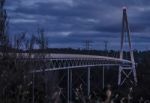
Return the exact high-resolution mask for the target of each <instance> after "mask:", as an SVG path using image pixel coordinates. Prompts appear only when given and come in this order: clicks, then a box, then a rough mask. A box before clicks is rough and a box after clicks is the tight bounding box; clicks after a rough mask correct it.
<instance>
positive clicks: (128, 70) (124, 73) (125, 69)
mask: <svg viewBox="0 0 150 103" xmlns="http://www.w3.org/2000/svg"><path fill="white" fill-rule="evenodd" d="M126 36H127V39H128V46H129V54H130V61H131V62H132V63H131V65H130V66H125V65H124V64H123V65H120V66H119V74H118V85H123V84H124V83H125V82H126V81H127V80H129V81H130V82H131V83H132V84H136V83H137V77H136V69H135V61H134V54H133V50H132V45H131V35H130V29H129V24H128V17H127V9H126V7H124V8H123V18H122V33H121V49H120V59H127V58H125V57H124V53H123V46H124V40H125V37H126ZM131 76H133V77H131ZM132 78H133V79H132Z"/></svg>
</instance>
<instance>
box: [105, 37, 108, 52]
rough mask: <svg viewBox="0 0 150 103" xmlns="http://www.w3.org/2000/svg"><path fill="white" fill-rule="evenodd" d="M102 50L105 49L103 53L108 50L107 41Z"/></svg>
mask: <svg viewBox="0 0 150 103" xmlns="http://www.w3.org/2000/svg"><path fill="white" fill-rule="evenodd" d="M104 48H105V51H107V50H108V41H107V40H105V41H104Z"/></svg>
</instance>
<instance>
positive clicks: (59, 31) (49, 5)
mask: <svg viewBox="0 0 150 103" xmlns="http://www.w3.org/2000/svg"><path fill="white" fill-rule="evenodd" d="M124 6H125V7H126V8H127V13H128V20H129V26H130V31H131V37H132V38H131V40H132V48H133V49H137V50H150V20H149V18H150V0H6V5H5V8H6V10H7V15H8V19H9V34H11V35H12V36H14V35H16V34H20V33H21V32H27V33H28V35H29V36H30V35H32V34H34V35H37V28H38V27H40V28H43V29H44V30H45V35H46V38H47V39H48V41H49V47H51V48H67V47H72V48H84V41H86V40H91V41H92V44H91V48H92V49H104V41H108V49H115V50H116V49H119V48H120V36H121V24H122V8H123V7H124ZM125 48H127V47H126V46H125Z"/></svg>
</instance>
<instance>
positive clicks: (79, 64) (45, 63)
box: [9, 8, 137, 103]
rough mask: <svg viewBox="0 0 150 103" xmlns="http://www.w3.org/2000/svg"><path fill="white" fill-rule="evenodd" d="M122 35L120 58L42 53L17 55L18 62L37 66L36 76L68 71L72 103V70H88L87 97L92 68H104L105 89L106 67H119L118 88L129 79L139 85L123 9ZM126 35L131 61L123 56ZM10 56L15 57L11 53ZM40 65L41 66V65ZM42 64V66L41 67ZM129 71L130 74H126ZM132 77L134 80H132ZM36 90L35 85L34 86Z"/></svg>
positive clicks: (34, 71)
mask: <svg viewBox="0 0 150 103" xmlns="http://www.w3.org/2000/svg"><path fill="white" fill-rule="evenodd" d="M122 20H123V21H122V23H123V24H122V33H121V49H120V57H119V58H114V57H107V56H97V55H82V54H56V53H50V54H42V53H31V54H30V53H15V56H16V61H17V62H20V63H21V62H25V61H26V62H27V63H29V64H32V63H34V64H36V65H33V66H32V68H33V69H32V70H31V71H30V73H32V74H33V82H34V79H35V78H34V76H35V75H36V73H42V72H44V73H45V72H53V71H60V70H67V71H68V72H67V101H68V103H70V101H71V99H72V82H73V81H72V70H76V69H81V68H86V69H85V70H87V95H90V92H91V87H90V86H91V69H92V67H103V87H104V80H105V79H104V69H105V67H106V66H117V67H118V68H117V69H118V86H121V85H123V84H124V83H125V81H126V80H127V79H130V82H132V83H133V84H136V83H137V77H136V63H135V61H134V55H133V50H132V46H131V38H130V30H129V25H128V20H127V13H126V9H125V8H124V9H123V19H122ZM125 34H127V38H128V44H129V50H130V60H126V59H125V58H124V54H123V45H124V38H125V36H126V35H125ZM9 55H14V54H13V53H10V54H9ZM39 64H40V65H39ZM41 64H42V65H41ZM125 71H128V72H125ZM130 75H132V77H133V78H130ZM33 88H34V84H33ZM33 101H34V90H33Z"/></svg>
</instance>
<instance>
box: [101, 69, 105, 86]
mask: <svg viewBox="0 0 150 103" xmlns="http://www.w3.org/2000/svg"><path fill="white" fill-rule="evenodd" d="M102 73H103V74H102V76H103V77H102V78H103V80H102V82H103V83H102V87H103V89H104V87H105V66H103V72H102Z"/></svg>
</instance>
